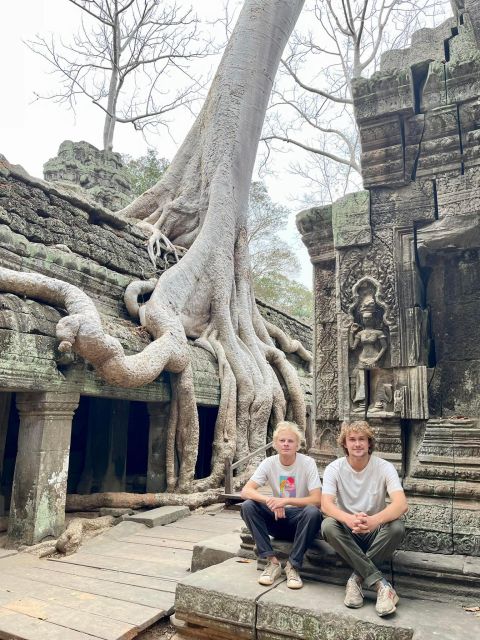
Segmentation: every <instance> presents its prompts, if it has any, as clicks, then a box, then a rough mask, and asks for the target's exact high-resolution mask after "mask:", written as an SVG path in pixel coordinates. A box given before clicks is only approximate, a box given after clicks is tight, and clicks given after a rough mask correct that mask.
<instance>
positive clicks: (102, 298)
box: [0, 145, 311, 546]
mask: <svg viewBox="0 0 480 640" xmlns="http://www.w3.org/2000/svg"><path fill="white" fill-rule="evenodd" d="M62 146H63V145H62ZM63 177H65V176H63ZM174 261H175V256H174V255H173V254H172V253H169V252H164V253H163V254H162V256H160V260H158V261H157V265H160V266H159V268H158V269H157V270H155V269H154V268H153V266H152V263H151V261H150V259H149V257H148V254H147V250H146V237H145V234H144V233H143V232H142V231H140V230H139V229H138V228H137V227H135V226H134V225H132V224H130V223H127V222H125V221H123V220H120V219H119V218H118V217H116V216H115V215H113V214H112V213H110V212H109V211H107V210H105V209H103V208H102V207H100V206H99V205H98V204H96V203H95V202H93V201H90V200H85V198H84V197H83V196H82V195H80V193H79V192H78V191H72V190H70V189H68V190H65V189H64V188H63V187H60V186H56V185H55V184H54V183H47V182H44V181H42V180H36V179H34V178H31V177H30V176H28V175H26V174H25V172H24V171H23V170H22V169H21V168H19V167H13V166H11V165H9V164H8V163H7V162H6V161H5V159H3V160H2V162H1V163H0V265H1V266H2V267H7V268H10V269H14V270H21V271H32V272H37V273H41V274H44V275H47V276H52V277H56V278H59V279H61V280H63V281H65V282H68V283H72V284H75V285H77V286H78V287H80V288H81V289H83V291H85V292H86V293H87V294H88V295H90V296H91V298H92V299H93V300H95V305H96V307H97V309H98V311H99V313H100V315H101V318H102V321H103V323H104V326H105V327H106V330H107V331H108V332H109V334H111V335H112V336H115V337H117V338H118V339H119V340H120V342H121V344H122V345H123V347H124V348H125V350H126V351H127V352H128V353H138V352H139V351H141V350H142V349H143V348H144V347H145V345H147V344H148V343H149V342H150V340H151V339H150V337H149V335H148V333H147V332H145V331H143V330H142V328H141V327H139V326H138V325H137V324H136V323H135V322H133V321H132V320H131V319H130V317H129V315H128V313H127V310H126V308H125V305H124V303H123V294H124V291H125V288H126V286H127V285H128V284H129V283H130V282H132V280H148V278H150V277H152V276H155V275H157V276H158V273H161V272H162V270H165V269H166V268H168V266H169V265H170V264H172V263H173V262H174ZM259 308H260V309H261V312H262V314H263V315H264V317H265V318H266V319H267V320H269V321H271V322H274V323H275V324H276V325H277V326H279V327H281V328H283V329H284V330H285V331H286V332H288V334H289V335H294V336H296V337H298V338H299V339H300V340H302V341H303V343H304V344H305V345H306V346H307V348H308V347H309V346H310V342H311V328H310V327H309V326H308V325H305V324H302V323H301V322H299V321H297V320H295V319H293V318H290V317H288V316H286V315H285V314H283V313H281V312H279V311H277V310H275V309H272V308H271V307H267V306H265V305H262V304H261V303H260V305H259ZM63 315H64V311H63V310H62V309H57V308H54V307H52V306H49V305H47V304H44V303H42V302H39V301H36V300H32V299H29V298H26V297H21V296H20V297H19V296H17V295H13V294H0V352H1V358H0V480H1V482H0V518H1V517H2V516H7V515H8V514H9V523H8V536H9V544H10V545H15V546H16V545H19V544H22V543H23V544H34V543H37V542H39V541H41V540H43V539H45V538H47V537H48V536H52V537H54V538H57V537H58V535H59V534H60V533H61V532H62V530H63V528H64V521H65V500H66V495H67V491H68V493H83V494H90V493H97V492H118V491H131V492H140V493H141V492H145V491H147V492H162V491H165V489H166V478H165V441H166V437H167V422H168V415H169V402H170V393H171V392H170V384H169V377H168V374H165V373H164V374H162V375H161V376H160V377H159V378H158V379H157V380H156V381H155V382H154V383H152V384H149V385H146V386H144V387H140V388H130V389H125V388H119V387H116V386H114V385H109V384H107V383H106V382H105V381H103V380H102V379H100V377H99V376H98V375H96V374H95V372H94V371H93V368H92V367H91V366H90V365H89V364H87V363H86V362H85V361H84V360H82V359H81V358H79V357H78V356H75V355H72V354H69V355H66V354H64V353H61V352H60V351H59V349H58V340H57V338H56V335H55V327H56V324H57V322H58V320H59V319H60V318H61V317H62V316H63ZM190 350H191V354H192V361H193V367H194V382H195V390H196V397H197V400H198V405H199V406H198V410H199V420H200V450H199V452H198V458H197V467H196V477H197V478H203V477H205V476H207V475H208V474H209V472H210V464H211V455H212V443H213V428H214V425H215V419H216V415H217V413H218V403H219V398H220V387H219V379H218V370H217V363H216V361H215V359H214V358H213V356H211V355H210V354H209V353H208V352H207V351H205V350H204V349H201V348H198V347H195V346H194V345H193V343H192V344H191V346H190ZM289 359H290V360H291V362H292V363H294V365H295V366H296V367H297V369H298V371H299V373H300V377H301V379H302V381H303V387H304V390H305V394H306V396H307V403H310V399H309V398H310V379H311V376H310V373H309V371H308V364H307V363H305V362H304V361H302V360H300V358H299V357H298V356H297V355H295V354H292V355H290V356H289ZM3 519H5V518H3Z"/></svg>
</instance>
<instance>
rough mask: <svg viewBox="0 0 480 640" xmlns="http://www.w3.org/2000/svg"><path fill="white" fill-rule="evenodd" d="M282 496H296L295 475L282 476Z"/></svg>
mask: <svg viewBox="0 0 480 640" xmlns="http://www.w3.org/2000/svg"><path fill="white" fill-rule="evenodd" d="M280 497H281V498H296V497H297V489H296V487H295V476H280Z"/></svg>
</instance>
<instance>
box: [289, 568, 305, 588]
mask: <svg viewBox="0 0 480 640" xmlns="http://www.w3.org/2000/svg"><path fill="white" fill-rule="evenodd" d="M285 573H286V575H287V587H288V588H289V589H301V588H302V587H303V582H302V579H301V578H300V576H299V575H298V571H297V569H295V567H294V566H292V565H291V564H290V561H289V562H287V564H286V565H285Z"/></svg>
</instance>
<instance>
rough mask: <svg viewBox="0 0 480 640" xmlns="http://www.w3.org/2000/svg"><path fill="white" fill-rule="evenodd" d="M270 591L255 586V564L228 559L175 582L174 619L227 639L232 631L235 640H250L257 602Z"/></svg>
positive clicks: (252, 635) (266, 588)
mask: <svg viewBox="0 0 480 640" xmlns="http://www.w3.org/2000/svg"><path fill="white" fill-rule="evenodd" d="M269 589H271V587H262V586H261V585H259V584H258V583H257V572H256V563H255V562H254V561H252V560H243V559H241V558H231V559H230V560H226V561H225V562H222V563H221V564H217V565H215V566H213V567H209V568H208V569H205V570H204V571H198V572H197V573H194V574H192V575H191V576H189V577H188V578H185V579H183V580H181V581H180V582H179V583H178V585H177V591H176V594H175V616H176V617H177V618H178V619H179V620H183V621H185V622H188V623H190V624H197V625H200V626H207V627H208V628H211V629H212V630H213V631H215V632H219V633H222V634H226V636H227V637H228V636H229V634H230V633H231V630H232V628H234V632H235V636H236V637H238V638H244V639H245V640H250V639H252V640H253V638H254V637H255V619H256V600H257V599H258V598H259V596H261V595H262V594H263V593H265V592H266V591H268V590H269ZM232 623H233V627H232Z"/></svg>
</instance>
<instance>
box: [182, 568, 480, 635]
mask: <svg viewBox="0 0 480 640" xmlns="http://www.w3.org/2000/svg"><path fill="white" fill-rule="evenodd" d="M258 575H259V574H258V572H257V570H256V564H255V562H253V561H251V562H239V559H238V558H233V559H230V560H227V561H226V562H223V563H222V564H219V565H216V566H213V567H209V568H208V569H205V570H203V571H200V572H198V573H195V574H193V575H192V576H189V577H188V578H186V579H184V580H182V581H181V582H180V583H179V584H178V587H177V593H176V600H175V606H176V614H175V616H176V618H177V619H178V620H180V621H182V622H183V623H184V624H183V625H182V626H180V628H179V631H180V637H184V636H185V637H188V636H190V637H199V638H215V639H217V638H218V639H219V640H220V639H223V638H224V639H230V638H245V639H250V638H252V639H253V638H255V639H256V640H285V639H286V638H289V639H297V640H312V639H313V638H331V639H332V640H352V639H354V640H367V639H368V640H434V639H436V640H438V638H442V639H445V640H446V639H448V640H465V638H470V637H472V638H473V637H477V635H478V633H479V632H480V619H478V618H476V617H475V616H473V615H472V614H471V613H468V612H466V611H464V610H463V608H462V606H461V605H459V604H456V603H436V602H431V601H425V600H418V599H417V600H415V599H408V598H405V597H404V596H403V594H402V593H401V592H400V596H401V601H400V604H399V606H398V609H397V612H396V613H395V614H394V615H392V616H390V617H388V618H379V617H378V616H377V614H376V612H375V598H374V595H373V594H367V597H366V599H365V605H364V606H363V608H361V609H357V610H351V609H347V608H346V607H345V606H344V605H343V598H344V587H343V586H335V585H332V584H325V583H318V582H309V581H306V582H305V586H304V588H303V589H301V590H299V591H292V590H291V589H288V588H287V586H286V582H285V579H284V578H283V577H282V578H281V579H280V580H277V582H276V583H275V584H274V585H273V586H272V587H262V586H260V585H258V583H257V579H258ZM185 623H186V624H185ZM189 631H190V632H191V633H193V634H194V635H193V636H192V635H191V633H189ZM194 632H196V633H197V636H195V633H194Z"/></svg>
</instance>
